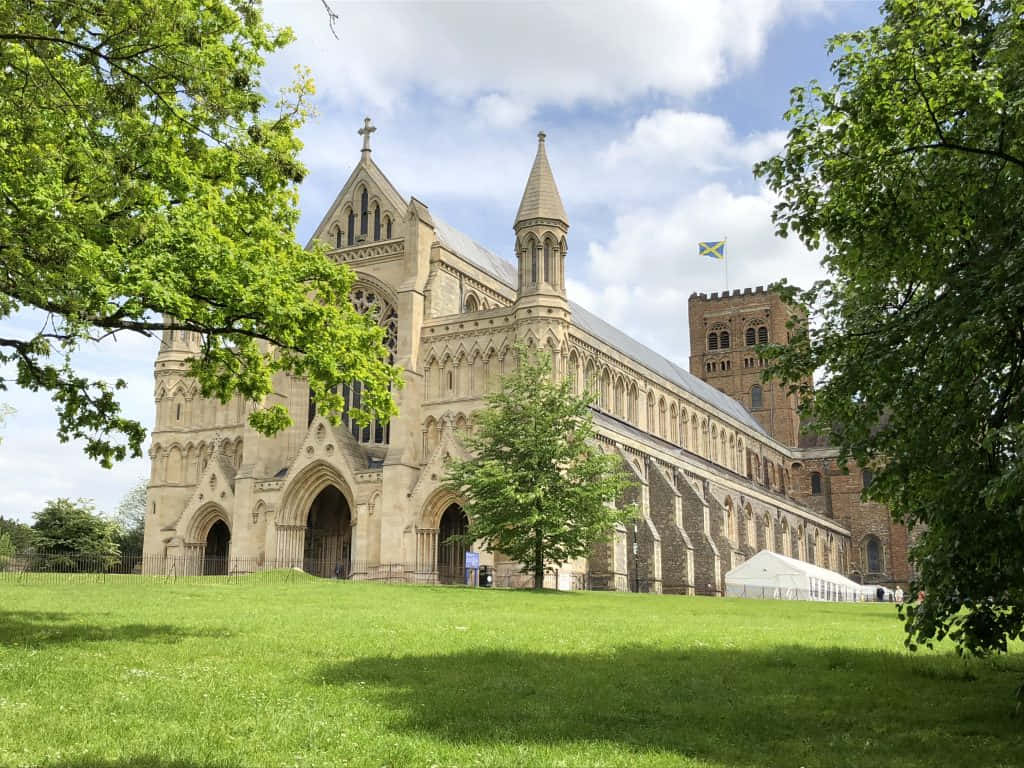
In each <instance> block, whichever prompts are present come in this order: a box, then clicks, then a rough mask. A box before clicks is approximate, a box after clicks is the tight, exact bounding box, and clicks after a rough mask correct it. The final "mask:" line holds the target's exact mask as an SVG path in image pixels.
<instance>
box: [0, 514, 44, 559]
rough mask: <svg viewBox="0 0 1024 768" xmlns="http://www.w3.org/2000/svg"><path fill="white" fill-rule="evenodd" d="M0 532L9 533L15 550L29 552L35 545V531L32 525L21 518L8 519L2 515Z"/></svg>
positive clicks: (0, 517)
mask: <svg viewBox="0 0 1024 768" xmlns="http://www.w3.org/2000/svg"><path fill="white" fill-rule="evenodd" d="M0 533H5V534H7V536H8V538H10V540H11V544H12V545H13V546H14V551H15V552H28V551H29V550H31V549H32V547H33V546H35V533H33V531H32V526H30V525H28V524H26V523H23V522H21V521H20V520H8V519H6V518H5V517H4V516H3V515H0Z"/></svg>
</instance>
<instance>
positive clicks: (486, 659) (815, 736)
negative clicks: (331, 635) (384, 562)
mask: <svg viewBox="0 0 1024 768" xmlns="http://www.w3.org/2000/svg"><path fill="white" fill-rule="evenodd" d="M1017 666H1019V665H1017ZM973 668H974V669H975V671H976V672H980V673H981V675H980V676H976V675H975V672H971V671H970V670H969V668H968V667H965V666H964V664H963V662H961V661H958V660H956V659H954V658H952V657H949V656H942V657H938V656H924V657H909V656H906V655H902V654H895V653H884V652H867V651H855V650H850V649H839V648H835V649H822V648H807V647H802V646H795V645H794V646H785V647H779V648H769V649H762V650H740V649H728V650H727V649H707V648H686V649H680V650H679V651H673V650H667V649H662V648H652V647H647V646H630V647H623V648H618V649H615V650H612V651H609V652H607V653H580V654H555V653H534V652H517V651H512V650H472V651H464V652H460V653H454V654H450V655H438V656H404V657H374V658H363V659H357V660H355V661H352V662H349V663H346V664H338V665H327V666H324V667H322V668H321V669H320V670H319V675H318V677H317V678H316V683H318V684H319V683H321V682H327V683H330V684H335V685H339V686H352V687H354V688H355V689H356V690H358V691H359V692H360V693H359V695H361V696H364V697H369V698H370V699H371V700H372V701H374V703H376V704H379V706H380V707H381V710H382V712H383V713H384V715H383V720H384V724H385V726H386V727H387V728H390V729H392V730H394V731H396V732H409V733H414V734H426V735H429V736H431V737H434V738H438V739H443V740H445V741H450V742H455V743H465V744H482V743H490V744H509V743H534V744H545V745H557V744H560V743H565V744H569V743H570V742H571V743H576V744H578V743H580V742H596V743H608V744H614V745H616V746H617V747H619V748H624V749H626V750H627V751H631V752H637V753H641V752H649V751H651V750H656V751H661V752H668V753H675V754H678V755H685V756H689V757H692V758H695V759H700V760H709V761H713V762H716V763H722V764H723V765H730V766H767V765H785V766H808V767H810V766H832V767H835V766H858V767H859V766H865V765H871V766H873V767H875V768H877V767H879V766H892V767H893V768H896V767H897V766H898V767H899V768H908V767H909V766H929V767H931V766H935V765H944V766H957V765H963V766H971V768H976V767H977V766H982V765H984V766H1000V765H1002V766H1011V765H1021V764H1024V729H1021V728H1019V721H1015V720H1011V719H1010V717H1009V715H1010V712H1011V709H1012V691H1013V687H1014V685H1015V684H1016V682H1015V681H1017V680H1018V678H1019V674H1020V670H1016V671H1014V670H1013V669H1007V668H1006V665H1003V666H1002V667H999V666H998V665H980V664H977V663H975V664H974V665H973ZM965 670H966V671H965ZM976 677H977V679H975V678H976ZM637 757H638V759H640V760H641V762H642V757H641V756H640V755H639V754H638V755H637Z"/></svg>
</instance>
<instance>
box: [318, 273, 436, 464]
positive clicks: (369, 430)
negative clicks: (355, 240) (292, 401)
mask: <svg viewBox="0 0 1024 768" xmlns="http://www.w3.org/2000/svg"><path fill="white" fill-rule="evenodd" d="M350 298H351V300H352V306H353V307H354V308H355V310H356V311H357V312H359V314H366V313H372V314H373V317H374V318H375V319H376V321H377V325H379V326H381V327H382V328H383V329H384V346H385V347H386V348H387V350H388V352H389V353H390V354H389V362H393V361H394V359H395V354H396V352H397V351H398V313H397V312H396V311H395V308H394V307H393V306H392V305H391V304H390V302H388V301H386V300H385V299H384V298H383V297H382V296H379V295H378V294H377V293H376V291H374V290H372V289H370V290H367V289H366V288H365V287H364V286H361V285H357V286H356V287H355V288H354V289H353V290H352V294H351V296H350ZM438 389H440V387H438ZM362 390H363V385H362V383H361V382H359V381H356V382H353V384H352V386H351V387H350V386H349V385H347V384H345V385H343V386H342V393H341V395H342V399H343V400H344V401H345V411H344V413H343V415H342V421H343V422H344V423H345V424H346V425H347V426H349V428H350V429H351V431H352V436H353V437H354V438H355V439H356V440H358V441H359V442H362V443H380V444H384V445H386V444H387V443H389V442H390V439H391V425H390V424H381V423H380V422H378V421H376V420H373V421H371V422H370V424H368V425H366V426H365V427H361V428H360V426H359V425H358V424H357V423H356V422H355V420H353V419H352V418H351V416H350V410H351V409H353V408H359V407H360V403H361V400H362ZM311 410H312V409H311Z"/></svg>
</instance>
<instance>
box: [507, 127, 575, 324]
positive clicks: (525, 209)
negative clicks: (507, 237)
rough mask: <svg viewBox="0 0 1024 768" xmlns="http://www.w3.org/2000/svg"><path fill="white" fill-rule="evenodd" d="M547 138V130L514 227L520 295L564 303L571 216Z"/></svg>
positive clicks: (539, 141) (540, 138) (541, 136)
mask: <svg viewBox="0 0 1024 768" xmlns="http://www.w3.org/2000/svg"><path fill="white" fill-rule="evenodd" d="M544 138H545V136H544V132H543V131H541V132H540V133H538V134H537V155H536V157H534V160H533V167H532V168H531V169H530V176H529V178H528V179H527V180H526V188H525V189H524V190H523V198H522V200H521V201H520V203H519V211H518V212H517V213H516V221H515V224H514V226H513V229H514V230H515V233H516V258H517V260H518V266H519V286H518V294H519V297H520V298H521V299H525V298H528V297H532V296H537V297H544V298H545V299H548V300H550V299H555V300H556V302H555V303H556V304H564V303H565V256H566V250H567V239H566V236H567V235H568V233H569V217H568V215H566V213H565V207H564V206H563V205H562V198H561V196H560V195H559V194H558V187H557V185H556V184H555V177H554V174H552V173H551V166H550V165H549V164H548V156H547V150H546V148H545V146H544ZM528 303H531V304H532V303H533V302H528Z"/></svg>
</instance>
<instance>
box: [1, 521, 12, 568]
mask: <svg viewBox="0 0 1024 768" xmlns="http://www.w3.org/2000/svg"><path fill="white" fill-rule="evenodd" d="M13 555H14V542H13V541H11V534H9V533H8V532H7V531H3V530H0V571H2V570H3V569H4V568H5V567H6V566H7V561H8V560H10V559H11V557H12V556H13Z"/></svg>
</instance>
